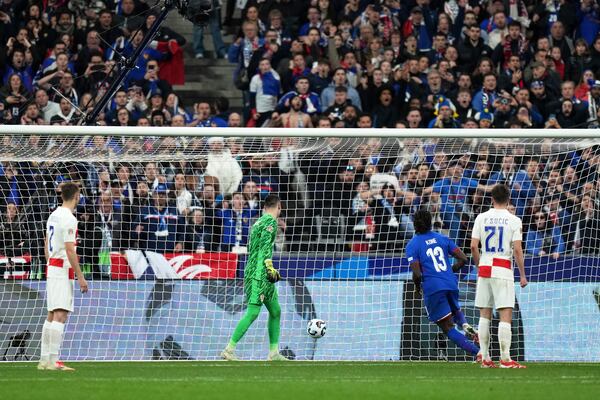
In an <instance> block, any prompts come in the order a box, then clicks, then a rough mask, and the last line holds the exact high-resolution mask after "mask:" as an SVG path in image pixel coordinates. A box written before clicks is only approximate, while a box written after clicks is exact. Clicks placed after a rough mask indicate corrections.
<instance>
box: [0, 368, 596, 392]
mask: <svg viewBox="0 0 600 400" xmlns="http://www.w3.org/2000/svg"><path fill="white" fill-rule="evenodd" d="M69 365H70V366H73V367H74V368H76V369H77V371H75V372H70V373H69V372H57V371H38V370H37V369H36V368H35V366H36V364H34V363H0V398H2V399H7V400H8V399H11V400H16V399H52V400H56V399H86V400H94V399H99V400H105V399H106V400H109V399H110V400H114V399H139V400H150V399H168V400H175V399H232V400H248V399H261V400H264V399H285V400H292V399H300V398H302V399H307V398H308V399H310V398H316V399H323V400H329V399H343V400H349V399H360V400H371V399H385V398H389V399H402V398H405V399H445V400H447V399H461V400H464V399H475V398H478V399H481V398H489V399H492V398H500V399H510V400H517V399H527V400H531V399H544V400H549V399H569V400H575V399H597V398H599V397H598V396H599V394H600V364H556V363H552V364H550V363H543V364H534V363H527V365H528V368H527V369H523V370H500V369H495V370H490V369H481V368H479V366H478V365H474V364H466V363H421V362H414V363H408V362H389V363H387V362H386V363H376V362H373V363H348V362H313V363H310V362H288V363H266V362H233V363H231V362H229V363H228V362H146V363H141V362H140V363H137V362H134V363H119V362H106V363H95V362H90V363H87V362H86V363H69Z"/></svg>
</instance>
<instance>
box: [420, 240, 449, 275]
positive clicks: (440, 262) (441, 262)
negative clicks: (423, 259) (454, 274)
mask: <svg viewBox="0 0 600 400" xmlns="http://www.w3.org/2000/svg"><path fill="white" fill-rule="evenodd" d="M425 253H426V254H427V255H428V256H429V258H431V261H433V267H434V268H435V270H436V272H442V271H446V270H447V269H448V264H447V263H446V257H444V250H442V248H441V247H440V246H436V247H434V248H431V247H430V248H428V249H427V251H426V252H425Z"/></svg>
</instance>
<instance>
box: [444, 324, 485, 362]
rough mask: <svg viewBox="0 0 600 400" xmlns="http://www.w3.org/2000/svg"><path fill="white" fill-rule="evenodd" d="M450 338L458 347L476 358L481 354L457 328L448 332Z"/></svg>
mask: <svg viewBox="0 0 600 400" xmlns="http://www.w3.org/2000/svg"><path fill="white" fill-rule="evenodd" d="M448 338H449V339H450V340H452V341H453V342H454V343H456V345H457V346H458V347H460V348H461V349H463V350H465V351H466V352H468V353H471V355H473V356H476V355H477V353H479V348H478V347H477V346H475V345H474V344H473V343H471V342H470V341H469V340H468V339H467V338H466V337H465V335H463V334H462V333H460V332H459V331H457V330H456V328H452V329H450V330H449V331H448Z"/></svg>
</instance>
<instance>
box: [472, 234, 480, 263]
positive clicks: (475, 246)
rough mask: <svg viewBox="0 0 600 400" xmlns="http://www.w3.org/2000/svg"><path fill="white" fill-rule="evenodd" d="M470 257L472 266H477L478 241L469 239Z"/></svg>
mask: <svg viewBox="0 0 600 400" xmlns="http://www.w3.org/2000/svg"><path fill="white" fill-rule="evenodd" d="M471 256H472V257H473V264H474V265H475V266H478V265H479V239H477V238H471Z"/></svg>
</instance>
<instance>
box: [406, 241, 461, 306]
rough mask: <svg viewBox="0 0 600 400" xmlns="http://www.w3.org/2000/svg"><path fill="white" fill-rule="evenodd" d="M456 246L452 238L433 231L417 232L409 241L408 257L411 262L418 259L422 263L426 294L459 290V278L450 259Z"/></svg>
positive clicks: (424, 292)
mask: <svg viewBox="0 0 600 400" xmlns="http://www.w3.org/2000/svg"><path fill="white" fill-rule="evenodd" d="M456 247H457V246H456V244H454V242H453V241H452V240H450V239H448V238H447V237H446V236H444V235H441V234H439V233H437V232H433V231H429V232H427V233H423V234H420V235H419V234H417V235H415V236H414V237H413V238H412V239H411V240H410V242H408V245H407V246H406V258H407V259H408V263H409V264H412V263H413V262H415V261H418V262H419V264H420V265H421V273H422V274H423V284H422V286H423V294H424V295H426V296H428V295H430V294H432V293H435V292H439V291H441V290H458V279H457V278H456V275H455V274H454V272H453V271H452V264H451V263H450V260H449V256H450V255H451V254H452V253H453V252H454V250H455V249H456Z"/></svg>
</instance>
